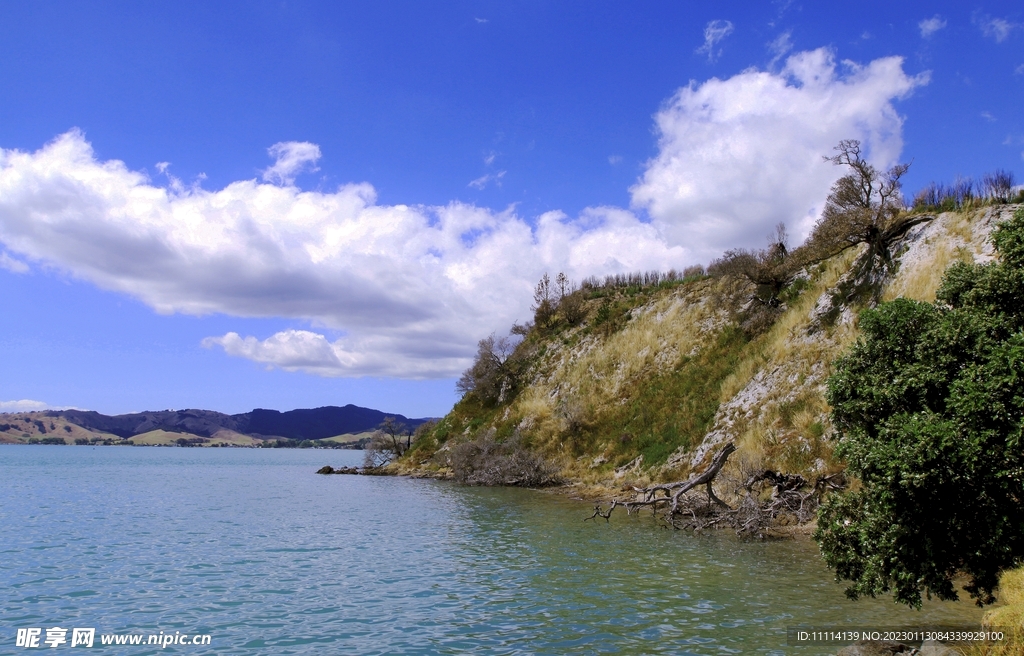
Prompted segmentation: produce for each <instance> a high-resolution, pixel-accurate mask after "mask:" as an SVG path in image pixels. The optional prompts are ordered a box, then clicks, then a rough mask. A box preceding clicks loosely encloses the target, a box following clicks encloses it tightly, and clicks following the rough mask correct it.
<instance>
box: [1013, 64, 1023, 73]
mask: <svg viewBox="0 0 1024 656" xmlns="http://www.w3.org/2000/svg"><path fill="white" fill-rule="evenodd" d="M1013 72H1014V73H1016V74H1017V75H1024V64H1021V65H1020V66H1018V67H1017V68H1015V69H1013Z"/></svg>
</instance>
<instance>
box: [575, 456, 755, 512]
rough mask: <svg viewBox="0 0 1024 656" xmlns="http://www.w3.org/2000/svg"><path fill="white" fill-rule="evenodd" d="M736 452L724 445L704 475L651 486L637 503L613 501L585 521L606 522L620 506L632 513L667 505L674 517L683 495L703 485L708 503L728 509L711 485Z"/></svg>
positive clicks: (595, 510) (599, 508) (598, 508)
mask: <svg viewBox="0 0 1024 656" xmlns="http://www.w3.org/2000/svg"><path fill="white" fill-rule="evenodd" d="M735 450H736V445H734V444H733V443H731V442H730V443H729V444H726V445H725V447H724V448H723V449H722V450H721V451H719V452H718V453H717V454H716V455H715V458H714V460H712V461H711V465H710V466H709V467H708V468H707V469H706V470H704V473H702V474H699V475H698V476H694V477H693V478H690V479H689V480H686V481H680V482H677V483H666V484H663V485H652V486H650V487H647V488H644V489H642V490H639V492H641V493H642V494H643V499H642V500H639V501H618V500H613V501H612V505H611V507H609V508H608V510H606V511H602V510H601V506H599V505H598V506H596V507H595V508H594V514H593V515H591V516H590V517H588V518H587V519H594V518H595V517H603V518H604V519H605V520H606V521H607V520H608V518H609V517H611V514H612V511H613V510H615V508H616V507H617V506H622V507H624V508H625V509H626V512H628V513H633V512H635V511H636V510H638V509H640V508H644V507H651V508H656V507H657V506H659V505H661V504H669V511H668V512H669V515H670V516H674V515H676V514H678V513H679V510H680V509H679V501H680V499H681V498H682V497H683V495H684V494H686V493H687V492H689V491H690V490H692V489H693V488H695V487H698V486H700V485H703V486H705V487H706V489H707V493H708V502H709V503H710V502H712V501H713V502H715V503H716V504H718V505H719V506H722V507H724V508H729V506H728V504H726V503H725V502H724V501H722V500H721V499H719V498H718V497H717V496H715V491H714V489H712V487H711V486H712V484H713V483H714V481H715V477H716V476H718V472H720V471H722V467H723V466H724V465H725V461H726V460H728V459H729V456H730V455H731V454H732V452H733V451H735ZM659 492H663V493H664V496H661V497H659V496H658V493H659ZM584 521H586V520H584Z"/></svg>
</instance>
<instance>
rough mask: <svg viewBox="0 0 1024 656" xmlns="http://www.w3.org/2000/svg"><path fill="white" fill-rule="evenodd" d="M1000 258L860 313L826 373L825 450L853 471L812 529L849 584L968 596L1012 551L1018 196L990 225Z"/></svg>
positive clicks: (1023, 230) (1015, 533)
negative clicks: (833, 438) (960, 587)
mask: <svg viewBox="0 0 1024 656" xmlns="http://www.w3.org/2000/svg"><path fill="white" fill-rule="evenodd" d="M993 242H994V244H995V246H996V249H997V250H998V252H999V254H1000V261H999V262H996V263H990V264H985V265H973V264H963V263H961V264H956V265H954V266H952V267H950V269H948V270H947V272H946V275H945V277H944V279H943V283H942V286H941V288H940V290H939V292H938V294H937V301H936V302H935V303H934V304H931V303H920V302H915V301H910V300H906V299H897V300H895V301H893V302H890V303H884V304H882V305H879V306H878V307H877V308H876V309H874V310H868V311H865V312H864V313H863V314H862V315H861V328H862V330H863V337H862V338H861V340H860V341H859V342H858V343H857V344H856V345H855V347H854V348H853V349H852V350H851V351H850V352H849V353H848V354H847V355H846V356H844V357H842V358H840V359H839V360H838V361H837V362H836V365H835V373H834V374H833V375H832V376H831V377H830V378H829V381H828V401H829V403H830V405H831V406H832V421H833V424H834V425H835V427H836V429H837V430H838V432H839V434H840V436H841V437H840V439H839V444H838V447H837V454H838V455H839V456H840V457H843V458H845V459H846V460H847V462H848V465H849V469H850V471H851V472H852V473H854V474H855V475H857V476H858V477H859V478H860V480H861V482H862V483H863V486H862V488H861V489H860V490H859V491H856V492H852V493H848V494H845V495H837V496H833V497H832V498H830V499H829V500H828V501H827V502H826V503H825V504H824V505H823V506H822V508H821V510H820V511H819V515H818V529H817V530H816V532H815V539H816V540H817V541H818V543H819V546H820V548H821V551H822V553H823V555H824V557H825V562H826V563H827V564H828V566H829V567H831V568H833V569H834V570H835V572H836V577H837V578H839V579H844V580H848V581H851V585H850V586H849V588H848V589H847V594H848V595H849V596H851V597H853V598H856V597H858V596H860V595H870V596H875V595H878V594H883V593H889V592H891V593H892V594H893V595H894V597H895V599H896V600H897V601H899V602H901V603H905V604H909V605H911V606H916V607H919V606H920V605H921V596H922V593H926V594H928V595H929V596H930V595H935V596H937V597H939V598H940V599H956V598H957V593H956V590H955V588H954V586H953V579H954V577H955V576H957V575H958V574H959V573H963V574H966V575H967V577H968V578H969V580H970V582H969V585H968V586H967V590H968V591H969V593H970V594H971V596H972V597H974V598H975V599H976V600H977V601H978V603H979V604H981V603H991V602H992V601H994V597H993V590H994V588H995V586H996V584H997V581H998V576H999V573H1000V571H1002V570H1004V569H1007V568H1010V567H1014V566H1016V565H1019V564H1020V563H1021V562H1024V419H1022V417H1024V209H1022V210H1018V211H1017V212H1016V214H1015V215H1014V217H1013V218H1012V219H1011V220H1010V221H1007V222H1005V223H1004V224H1002V225H1000V226H999V227H998V228H997V229H996V230H995V231H994V234H993Z"/></svg>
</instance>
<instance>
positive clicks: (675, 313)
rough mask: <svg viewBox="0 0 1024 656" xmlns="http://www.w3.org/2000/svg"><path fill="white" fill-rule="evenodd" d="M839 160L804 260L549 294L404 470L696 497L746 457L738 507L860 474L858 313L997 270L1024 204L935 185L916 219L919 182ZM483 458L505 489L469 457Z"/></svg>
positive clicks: (731, 256)
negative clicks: (1001, 235)
mask: <svg viewBox="0 0 1024 656" xmlns="http://www.w3.org/2000/svg"><path fill="white" fill-rule="evenodd" d="M837 152H838V155H836V157H835V158H832V161H834V162H835V163H837V164H840V165H843V166H845V167H846V168H847V170H848V171H849V173H848V175H846V176H844V177H843V178H841V179H840V181H839V182H837V184H836V186H835V187H834V188H833V192H832V194H831V195H830V199H829V206H828V209H827V210H826V212H825V214H824V215H823V217H822V219H821V221H819V223H818V225H817V227H816V228H815V230H814V231H813V232H812V235H811V236H810V238H809V239H808V241H807V242H806V243H805V244H802V245H801V246H800V247H798V248H791V247H790V245H789V244H788V243H787V239H786V235H785V230H784V228H782V227H781V226H780V229H779V230H778V231H776V233H774V234H773V235H772V236H771V237H770V240H769V243H768V245H767V247H766V248H765V249H762V250H755V251H744V250H734V251H730V252H728V253H726V254H725V255H724V256H723V257H722V258H720V259H719V260H717V261H715V262H713V263H711V264H710V265H709V266H707V267H706V268H705V267H693V268H690V269H687V270H685V271H683V272H672V271H670V272H667V273H658V272H650V273H646V274H634V275H622V276H613V277H609V278H607V279H604V280H597V279H593V278H591V279H587V280H584V281H582V282H580V283H579V284H578V285H574V284H573V283H572V282H571V281H568V280H567V279H566V278H564V277H556V278H555V280H551V279H549V278H547V277H545V278H544V279H542V280H541V282H540V283H539V284H538V286H537V289H536V294H535V299H534V300H535V303H534V309H535V315H534V321H533V322H532V323H530V324H527V325H516V326H513V327H512V329H511V330H510V332H509V335H508V336H499V335H492V336H490V337H488V338H486V339H484V340H482V341H481V342H480V344H479V349H478V354H477V358H476V361H475V363H474V366H473V367H472V368H470V369H469V370H467V372H466V374H465V375H464V376H463V378H462V379H461V380H460V383H459V389H460V391H461V392H462V393H463V396H462V399H461V400H460V401H459V402H458V403H457V404H456V406H455V407H454V408H453V409H452V411H451V412H450V413H449V414H448V415H447V416H445V417H444V418H443V419H441V420H440V421H439V422H438V423H437V425H436V426H433V427H432V428H431V430H428V431H423V432H422V436H421V437H420V438H419V439H418V440H417V441H416V442H415V443H414V444H413V445H412V448H411V449H410V450H409V451H408V453H406V454H405V456H404V457H403V458H402V459H400V460H399V461H398V462H397V463H395V464H393V465H392V467H393V469H394V470H396V471H403V472H416V473H419V474H431V475H439V476H452V477H455V478H459V479H461V480H473V481H476V482H489V483H492V484H508V483H510V482H515V481H516V480H525V479H529V480H531V481H533V482H534V483H536V482H537V481H538V480H541V479H543V480H547V481H555V480H561V481H568V482H572V483H574V484H575V485H576V486H577V489H578V490H579V492H580V493H581V494H593V495H595V496H605V497H607V495H608V494H609V493H610V492H611V491H614V490H621V489H631V488H632V487H634V486H643V485H646V484H649V483H651V482H657V481H670V480H680V479H682V478H684V477H686V476H688V475H690V474H691V473H693V472H696V471H700V470H701V469H702V468H703V467H705V466H706V465H707V464H708V462H709V461H710V459H711V457H712V456H713V455H714V453H715V452H716V451H717V450H718V449H719V448H720V447H722V446H724V445H725V444H728V443H734V444H735V445H736V447H737V450H736V453H735V456H734V457H732V458H731V459H730V461H729V463H728V464H727V466H726V467H725V468H724V469H723V470H722V475H721V478H720V479H719V481H718V483H716V485H717V486H718V488H719V489H721V490H722V492H721V494H723V495H724V496H725V498H726V499H727V500H729V499H731V500H733V501H736V500H738V499H739V498H740V497H741V496H744V495H747V494H748V493H749V492H750V490H749V489H747V490H744V489H743V486H744V484H745V483H747V482H748V481H750V480H751V478H752V477H754V476H756V475H757V474H759V473H764V472H765V471H766V470H767V471H770V472H775V473H780V474H786V475H794V476H800V477H803V479H804V480H805V482H807V483H809V484H813V482H814V481H818V480H822V479H824V478H826V477H829V476H832V475H834V474H837V473H839V472H841V471H844V470H845V468H846V463H845V462H844V461H843V460H842V459H841V458H839V457H838V456H837V455H836V453H835V440H834V434H835V433H834V428H833V426H832V424H831V422H830V418H829V411H830V408H829V406H828V403H827V402H826V399H825V381H826V380H827V378H828V377H829V375H830V374H831V373H832V371H833V362H834V361H835V360H836V359H837V358H838V357H839V356H840V355H841V354H842V353H843V352H845V351H846V350H847V349H848V348H849V347H850V346H851V345H852V344H853V343H854V342H855V341H856V339H857V337H858V335H859V326H858V314H859V312H860V311H861V310H862V309H863V308H866V307H871V306H873V305H875V304H876V303H878V302H880V301H885V300H889V299H892V298H896V297H906V298H911V299H915V300H919V301H933V300H934V299H935V293H936V290H937V289H938V287H939V284H940V280H941V278H942V274H943V272H944V271H945V270H946V268H947V267H948V266H949V265H950V264H952V263H954V262H958V261H962V262H984V261H989V260H991V259H992V258H993V257H994V253H993V250H992V246H991V244H990V243H989V241H988V237H989V234H990V232H991V230H992V227H993V225H995V224H997V223H999V222H1001V221H1004V220H1006V219H1008V218H1009V217H1010V216H1011V215H1012V214H1013V211H1014V209H1015V205H1013V204H1012V203H1009V204H1008V203H1007V201H1014V202H1020V201H1021V200H1024V199H1022V198H1020V197H1019V196H1020V195H1021V194H1020V193H1019V192H1016V191H1014V188H1013V186H1012V178H1011V177H1009V176H1008V175H1007V174H1002V173H1000V174H998V175H995V174H994V175H992V176H988V178H987V182H986V183H985V186H984V189H985V190H986V191H984V193H977V194H975V192H974V189H975V187H974V186H973V185H971V186H970V189H968V191H967V192H965V191H964V189H965V187H966V186H967V185H965V184H962V183H961V184H960V186H959V187H958V189H959V191H958V192H957V193H956V194H953V193H952V192H950V191H949V190H950V189H951V188H952V187H942V186H939V185H932V186H931V187H929V190H930V191H929V193H928V194H921V195H919V198H918V202H917V204H916V206H914V207H911V208H907V207H905V206H904V205H903V201H902V196H901V195H900V194H899V193H898V192H899V180H900V176H901V175H902V174H903V172H904V171H905V170H906V169H905V167H894V168H893V169H891V170H889V171H886V172H879V171H877V170H875V169H873V168H871V167H870V166H869V165H867V164H865V163H864V162H863V160H861V159H860V153H859V150H858V145H857V144H856V143H855V142H844V143H842V144H840V146H839V148H837ZM929 194H930V195H929ZM935 210H949V211H941V212H936V211H935ZM466 444H471V445H473V446H471V447H466V446H463V445H466ZM499 446H500V448H498V447H499ZM502 450H504V452H505V453H506V456H507V457H513V456H514V457H517V458H519V460H520V462H523V461H524V459H523V458H522V457H521V456H522V454H523V453H525V454H529V455H530V456H531V457H533V458H534V459H535V462H534V467H535V472H534V474H538V475H531V476H525V475H523V474H522V472H520V473H519V474H517V475H512V474H509V473H507V472H504V471H503V470H502V467H501V462H502V458H501V457H497V456H495V455H494V454H497V453H499V452H501V451H502ZM481 452H486V453H489V454H491V456H490V457H489V458H488V459H486V460H487V464H486V467H484V468H485V469H487V471H489V472H491V473H490V475H483V473H481V472H480V471H476V470H478V469H480V468H481V467H483V465H482V464H481V463H480V462H479V461H478V460H479V459H478V458H477V457H476V456H467V455H466V454H467V453H470V454H472V453H481ZM540 472H546V473H545V474H544V475H543V476H539V473H540ZM538 476H539V478H538ZM757 491H758V490H757V489H755V490H754V493H756V492H757ZM764 493H765V494H767V493H768V492H767V491H766V492H764Z"/></svg>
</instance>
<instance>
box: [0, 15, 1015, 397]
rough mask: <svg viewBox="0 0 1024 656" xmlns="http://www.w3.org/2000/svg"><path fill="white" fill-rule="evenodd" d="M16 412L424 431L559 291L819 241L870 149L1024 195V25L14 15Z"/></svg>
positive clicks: (10, 290)
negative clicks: (388, 422)
mask: <svg viewBox="0 0 1024 656" xmlns="http://www.w3.org/2000/svg"><path fill="white" fill-rule="evenodd" d="M0 88H2V89H3V90H4V91H3V102H0V149H3V151H2V154H0V307H2V308H3V312H2V313H0V362H3V365H2V375H0V410H7V411H12V410H17V409H31V408H38V407H64V406H74V407H81V408H89V409H95V410H99V411H102V412H108V413H115V412H127V411H132V410H143V409H162V408H184V407H201V408H209V409H215V410H221V411H226V412H241V411H246V410H249V409H251V408H253V407H269V408H277V409H282V410H284V409H290V408H294V407H314V406H318V405H327V404H337V405H342V404H345V403H356V404H359V405H366V406H371V407H376V408H380V409H383V410H385V411H393V412H400V413H403V414H406V415H410V416H424V415H440V414H443V413H444V412H446V411H447V410H448V408H449V407H450V406H451V404H452V402H453V401H454V400H455V392H454V379H455V378H456V377H457V375H458V372H459V371H461V370H462V369H463V368H464V367H465V366H467V364H468V363H469V360H468V358H470V357H471V355H472V353H473V350H474V347H475V343H476V341H477V340H479V339H480V338H481V337H484V336H486V335H487V334H489V333H490V332H491V331H495V330H497V331H502V330H505V329H507V328H508V326H509V325H510V324H511V322H512V321H513V320H516V319H518V320H524V319H527V318H528V317H529V303H530V300H531V299H530V290H531V287H532V285H533V283H534V282H535V281H536V279H537V278H539V276H540V275H541V274H542V273H544V272H545V271H550V272H552V273H554V272H556V271H560V270H564V271H566V272H567V273H569V274H570V275H571V276H572V277H574V278H576V279H579V278H582V277H585V276H587V275H591V274H597V275H602V274H606V273H614V272H621V271H630V270H637V269H668V268H670V267H675V268H681V267H683V266H686V265H687V264H692V263H695V262H704V263H706V262H707V261H709V260H710V259H711V258H713V257H714V256H715V255H717V254H719V253H721V252H722V250H724V249H725V248H728V247H733V246H759V245H761V244H762V243H763V241H764V237H765V234H767V232H768V230H769V229H770V227H771V226H772V225H774V224H775V223H776V222H778V221H780V220H782V221H785V222H786V223H787V225H788V226H789V228H790V232H791V233H793V234H794V235H796V236H797V237H800V236H802V235H803V234H805V233H806V231H807V230H808V229H809V228H810V226H811V225H812V224H813V220H814V218H815V217H816V216H817V212H818V211H819V210H820V206H821V202H822V201H823V199H824V196H825V194H826V193H827V190H828V186H829V185H830V184H831V181H832V180H833V179H834V178H835V176H836V175H838V171H836V170H834V169H832V168H830V167H829V166H828V165H825V164H824V163H822V162H821V158H820V156H821V155H825V154H827V153H828V151H829V149H830V147H831V145H833V144H834V143H835V142H836V141H838V139H840V138H859V139H861V140H862V141H864V142H865V143H866V144H867V145H868V147H869V152H870V155H871V157H872V158H873V161H875V162H876V163H878V164H880V165H885V164H889V163H892V162H895V161H911V160H912V161H913V165H912V167H911V169H910V172H909V173H908V175H907V176H906V191H907V192H908V194H911V195H912V194H913V192H914V191H916V190H917V189H918V188H920V187H922V186H924V185H925V184H927V183H928V182H930V181H932V180H936V181H947V182H948V181H951V180H952V179H953V178H954V177H956V176H957V175H964V176H975V177H977V176H980V175H982V174H984V173H986V172H989V171H992V170H994V169H998V168H1002V169H1006V170H1009V171H1012V172H1014V173H1015V174H1016V175H1017V178H1018V182H1020V181H1021V178H1024V119H1022V114H1024V113H1022V112H1021V110H1020V108H1021V106H1022V100H1024V10H1022V9H1021V7H1020V6H1019V3H1011V2H989V3H979V4H967V3H962V2H955V3H954V2H945V3H943V2H937V3H892V2H861V3H845V4H843V5H836V4H835V3H810V2H805V3H800V2H756V3H755V2H718V3H683V2H644V3H625V2H597V1H586V2H557V3H556V2H445V3H423V2H374V3H345V2H329V3H328V2H324V3H319V2H246V3H229V2H218V3H199V2H196V3H187V2H179V3H173V4H163V5H158V4H157V3H128V2H124V3H113V2H111V3H71V2H63V3H56V2H55V3H46V4H44V3H6V4H4V5H2V6H0Z"/></svg>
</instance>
